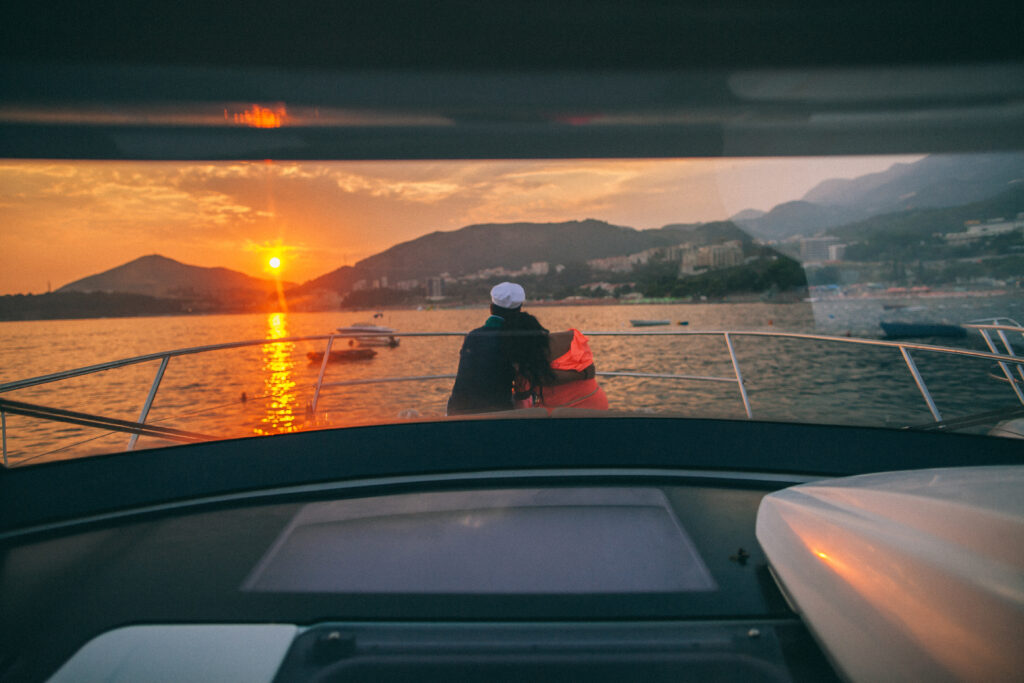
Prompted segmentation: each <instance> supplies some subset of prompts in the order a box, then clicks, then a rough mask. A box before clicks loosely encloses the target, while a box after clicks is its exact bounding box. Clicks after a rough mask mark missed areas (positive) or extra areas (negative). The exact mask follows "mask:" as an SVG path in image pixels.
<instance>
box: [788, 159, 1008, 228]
mask: <svg viewBox="0 0 1024 683" xmlns="http://www.w3.org/2000/svg"><path fill="white" fill-rule="evenodd" d="M1014 181H1017V182H1021V181H1024V153H1022V152H1004V153H998V154H995V153H993V154H944V155H932V156H927V157H925V158H924V159H921V160H920V161H917V162H915V163H913V164H895V165H893V166H892V167H891V168H889V170H887V171H884V172H882V173H872V174H869V175H866V176H861V177H859V178H854V179H852V180H826V181H824V182H822V183H819V184H818V185H817V186H815V187H813V188H812V189H811V190H810V191H809V192H808V193H807V194H805V195H804V196H803V200H804V201H807V202H813V203H815V204H824V205H833V206H858V207H861V208H862V209H864V210H867V211H869V212H870V213H872V214H879V213H889V212H893V211H902V210H904V209H926V208H942V207H947V206H959V205H962V204H969V203H971V202H976V201H980V200H982V199H987V198H988V197H992V196H994V195H996V194H999V193H1000V192H1003V191H1004V190H1006V189H1007V188H1008V186H1009V185H1010V184H1011V183H1013V182H1014Z"/></svg>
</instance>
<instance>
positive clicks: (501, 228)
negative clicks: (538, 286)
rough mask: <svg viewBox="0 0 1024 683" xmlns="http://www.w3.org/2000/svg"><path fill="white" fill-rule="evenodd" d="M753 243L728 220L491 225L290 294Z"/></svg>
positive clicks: (343, 271)
mask: <svg viewBox="0 0 1024 683" xmlns="http://www.w3.org/2000/svg"><path fill="white" fill-rule="evenodd" d="M734 239H735V240H741V241H743V242H749V241H750V237H749V236H748V235H747V234H746V233H744V232H743V231H742V230H740V229H739V228H737V227H736V226H735V225H734V224H732V223H729V222H720V223H707V224H693V225H690V224H672V225H666V226H664V227H662V228H657V229H653V230H636V229H634V228H629V227H625V226H620V225H611V224H609V223H605V222H604V221H598V220H593V219H587V220H583V221H567V222H564V223H489V224H480V225H470V226H466V227H464V228H461V229H459V230H454V231H451V232H434V233H431V234H429V235H423V236H422V237H418V238H416V239H414V240H410V241H408V242H403V243H401V244H396V245H395V246H393V247H391V248H389V249H387V250H385V251H383V252H381V253H379V254H375V255H374V256H371V257H369V258H366V259H363V260H362V261H360V262H358V263H357V264H355V266H343V267H341V268H338V269H337V270H334V271H332V272H330V273H327V274H325V275H322V276H320V277H318V278H316V279H314V280H310V281H308V282H305V283H303V284H302V285H301V286H299V287H296V288H294V289H292V290H289V294H298V293H304V292H311V291H314V290H316V289H326V290H329V291H345V290H347V289H349V288H351V286H352V284H353V283H355V282H356V281H358V280H361V279H374V278H379V277H382V276H383V277H387V278H388V281H389V282H390V283H395V282H398V281H401V280H412V279H422V278H425V277H430V276H435V275H439V274H441V273H449V274H450V275H452V276H458V275H464V274H468V273H475V272H477V271H479V270H483V269H486V268H497V267H503V268H508V269H518V268H523V267H526V266H529V265H530V264H531V263H535V262H538V261H545V262H548V263H551V264H573V263H576V264H579V263H583V262H585V261H587V260H589V259H595V258H605V257H608V256H622V255H625V254H633V253H637V252H640V251H643V250H645V249H650V248H652V247H659V246H671V245H676V244H682V243H691V244H694V245H696V246H702V245H705V244H710V243H714V242H722V241H725V240H734Z"/></svg>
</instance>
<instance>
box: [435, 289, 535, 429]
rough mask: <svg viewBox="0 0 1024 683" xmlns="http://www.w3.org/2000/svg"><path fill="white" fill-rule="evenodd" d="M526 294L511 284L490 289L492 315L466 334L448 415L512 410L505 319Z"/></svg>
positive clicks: (511, 369) (512, 372) (511, 372)
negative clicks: (505, 344) (503, 336)
mask: <svg viewBox="0 0 1024 683" xmlns="http://www.w3.org/2000/svg"><path fill="white" fill-rule="evenodd" d="M525 298H526V293H525V292H524V291H523V288H522V287H520V286H519V285H517V284H514V283H511V282H503V283H501V284H499V285H496V286H495V287H494V288H493V289H492V290H491V316H490V317H489V318H487V321H486V322H485V323H484V325H483V327H478V328H477V329H475V330H473V331H472V332H470V333H469V334H467V335H466V339H465V341H463V343H462V350H461V351H460V352H459V370H458V372H457V373H456V375H455V384H454V385H453V386H452V393H451V396H449V397H448V414H449V415H460V414H468V413H488V412H492V411H497V410H511V409H512V408H514V407H515V405H514V403H513V393H512V392H513V385H514V382H515V369H514V367H513V365H512V362H511V361H510V360H509V358H508V354H507V353H506V352H505V349H504V347H503V344H502V331H503V330H504V328H505V319H506V318H507V317H510V316H513V315H515V314H517V313H518V312H519V308H520V307H521V306H522V304H523V301H524V300H525Z"/></svg>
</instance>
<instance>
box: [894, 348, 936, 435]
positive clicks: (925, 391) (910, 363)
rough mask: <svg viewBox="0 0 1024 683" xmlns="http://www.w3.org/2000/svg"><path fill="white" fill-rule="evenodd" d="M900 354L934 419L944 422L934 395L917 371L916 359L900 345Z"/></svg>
mask: <svg viewBox="0 0 1024 683" xmlns="http://www.w3.org/2000/svg"><path fill="white" fill-rule="evenodd" d="M900 353H901V354H903V360H904V361H905V362H906V363H907V368H909V369H910V374H911V375H913V376H914V382H916V383H917V388H918V389H919V390H920V391H921V395H922V396H924V402H925V403H927V404H928V410H930V411H931V412H932V417H933V418H935V421H936V422H942V416H941V415H939V409H938V408H936V407H935V401H933V400H932V395H931V393H929V391H928V387H927V386H925V383H924V379H922V377H921V373H920V372H918V371H917V365H915V364H914V359H913V358H911V357H910V352H909V351H907V348H906V347H905V346H903V345H900Z"/></svg>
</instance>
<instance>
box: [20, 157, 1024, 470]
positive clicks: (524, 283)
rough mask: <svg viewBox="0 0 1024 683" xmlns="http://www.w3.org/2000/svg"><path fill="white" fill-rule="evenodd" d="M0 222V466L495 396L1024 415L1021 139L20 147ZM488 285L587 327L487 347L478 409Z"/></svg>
mask: <svg viewBox="0 0 1024 683" xmlns="http://www.w3.org/2000/svg"><path fill="white" fill-rule="evenodd" d="M0 217H2V220H3V223H4V230H3V232H2V234H0V246H2V251H3V253H4V254H5V256H6V258H5V266H4V268H3V269H2V270H0V295H2V296H0V400H2V401H3V403H2V404H0V408H2V412H3V432H4V463H5V464H6V465H7V466H18V465H23V464H38V463H42V462H47V461H52V460H55V459H64V458H73V457H82V456H86V455H92V454H97V453H109V452H115V451H122V450H125V449H141V448H152V447H160V446H166V445H170V444H174V443H179V442H188V441H190V440H203V439H219V438H232V437H242V436H270V435H274V434H281V433H287V432H292V431H297V430H306V429H321V428H334V427H351V426H358V425H368V424H381V423H394V422H403V421H408V420H441V419H462V417H464V416H467V415H469V416H472V415H475V414H478V413H484V414H492V413H494V412H495V411H500V412H508V413H509V414H512V411H513V409H531V410H533V411H534V412H533V413H521V414H523V415H532V416H539V417H545V416H547V415H548V414H549V413H555V412H557V411H559V410H560V411H562V412H563V413H564V412H565V411H576V412H575V413H573V414H593V415H595V416H606V415H616V416H618V415H638V414H639V415H645V416H648V415H664V416H666V417H673V418H724V419H736V420H746V419H754V420H773V421H786V422H813V423H823V424H847V425H868V426H881V427H893V428H905V427H921V428H935V427H936V426H937V425H938V426H939V427H941V428H945V429H948V430H960V431H970V432H973V433H981V434H999V435H1003V436H1008V435H1012V434H1013V433H1014V431H1015V430H1016V431H1017V432H1019V431H1020V427H1019V426H1014V422H1013V420H1014V419H1019V418H1020V409H1021V407H1022V403H1024V398H1022V396H1021V393H1020V384H1021V381H1022V377H1024V374H1022V372H1021V370H1020V366H1019V365H1014V364H1013V363H1012V362H1004V363H1003V364H1000V363H999V362H998V359H997V358H995V357H993V356H996V355H999V356H1006V355H1012V354H1014V353H1017V354H1019V353H1020V351H1021V347H1022V335H1021V333H1020V332H1019V331H1013V330H1012V329H1009V330H1008V329H1000V327H1009V328H1012V327H1014V326H1016V325H1017V322H1016V321H1021V320H1024V310H1022V309H1024V296H1022V290H1021V282H1022V278H1024V251H1022V250H1024V154H1020V153H1007V154H973V155H948V154H947V155H920V154H919V155H908V156H899V157H897V156H871V157H868V156H864V157H853V156H851V157H820V158H811V157H808V158H722V159H665V160H628V159H627V160H591V159H581V160H573V159H568V160H553V161H546V160H528V161H515V160H510V161H443V162H440V161H438V162H427V161H404V162H323V163H316V162H286V161H273V162H271V161H266V162H263V161H253V162H215V163H199V162H127V161H124V162H122V161H118V162H98V161H42V160H39V161H34V160H12V161H6V162H3V163H2V164H0ZM502 282H511V283H514V284H517V285H519V286H521V287H522V292H523V295H524V298H523V302H522V309H521V310H522V311H523V312H526V313H529V314H532V315H533V316H535V318H536V322H539V324H540V325H541V326H543V328H545V329H546V330H549V331H550V332H551V333H560V332H567V331H569V330H573V329H575V330H578V331H580V332H581V333H582V335H581V336H576V337H573V335H572V334H571V333H569V334H561V335H560V334H552V335H551V336H550V337H546V338H545V339H546V340H547V341H546V343H547V344H548V346H547V347H546V350H544V351H542V352H541V353H542V355H543V354H544V353H546V354H547V355H546V360H545V363H544V365H545V366H546V365H547V364H549V363H548V361H551V362H553V363H556V364H555V365H554V366H553V367H554V369H555V371H556V373H558V372H561V373H577V374H576V375H571V374H566V375H562V374H558V376H557V377H556V376H555V375H553V374H550V373H548V371H547V370H546V369H544V371H543V372H541V371H539V370H537V367H535V365H531V363H532V361H531V360H530V356H529V353H528V352H527V351H512V350H510V347H509V345H508V344H504V343H502V344H499V346H500V347H501V348H500V349H498V350H497V351H495V353H499V354H501V356H502V358H503V359H504V360H503V361H502V362H506V363H509V364H511V367H512V371H513V373H514V374H513V378H512V386H509V385H508V384H507V383H506V384H505V385H503V388H502V389H501V390H502V391H504V392H505V393H504V394H503V395H502V396H501V398H500V400H501V401H503V402H506V403H507V405H502V406H497V407H496V406H495V405H493V404H491V403H487V401H486V400H483V399H479V393H480V391H481V390H480V388H479V384H480V382H481V381H482V380H480V379H479V378H475V379H474V377H473V376H472V374H473V372H476V371H475V370H473V369H472V368H470V367H469V365H468V363H469V361H467V360H466V358H467V352H470V355H472V353H477V354H479V353H482V352H481V351H480V349H479V348H478V347H475V346H473V343H472V342H469V341H465V339H464V334H465V333H466V332H468V331H470V330H474V329H476V328H481V327H485V324H486V323H487V321H488V319H489V316H490V315H491V311H490V310H489V307H490V306H491V304H492V303H493V302H494V301H495V300H500V301H501V302H502V303H504V304H505V305H506V306H508V307H511V308H513V309H514V308H515V307H516V306H518V305H519V302H518V301H517V300H515V298H514V296H513V298H512V299H507V298H505V299H502V298H501V297H502V296H508V292H505V291H504V290H502V291H501V292H499V293H497V294H493V293H492V289H493V288H494V286H495V285H498V284H499V283H502ZM502 292H504V294H502ZM492 297H497V299H494V298H492ZM500 313H501V311H500V310H499V316H498V318H499V323H501V324H499V325H498V327H499V328H502V327H503V326H504V327H506V328H515V329H516V330H520V331H522V329H525V328H523V327H522V325H523V324H524V323H523V321H522V320H519V321H518V322H515V323H514V324H513V322H510V319H509V318H508V317H507V316H506V317H504V318H503V317H502V316H501V315H500ZM530 324H533V323H532V322H531V323H530ZM978 324H980V325H981V327H978V326H977V325H978ZM971 325H975V326H971ZM985 325H989V327H986V326H985ZM992 325H994V327H992ZM492 328H493V325H492ZM485 329H486V327H485ZM505 331H506V332H507V331H508V329H506V330H505ZM526 336H531V335H526ZM581 337H582V338H581ZM821 337H829V339H823V338H821ZM275 340H283V341H276V342H275ZM236 342H252V343H251V344H240V345H239V344H235V343H236ZM267 342H273V343H267ZM220 345H225V346H226V348H221V346H220ZM934 346H942V347H949V348H952V349H954V350H956V351H958V352H959V353H948V352H939V351H936V350H934V349H932V348H929V347H934ZM206 347H213V348H206ZM328 350H329V351H330V353H325V352H327V351H328ZM179 351H180V353H179ZM588 354H589V355H588ZM140 357H142V358H141V360H138V359H139V358H140ZM124 359H129V360H130V359H137V362H134V361H133V362H130V363H125V364H120V363H117V362H115V361H121V360H124ZM559 361H561V362H562V364H561V366H559V365H557V362H559ZM103 364H109V365H103ZM95 365H101V367H100V368H92V370H94V371H88V372H84V371H83V372H78V371H77V370H78V369H81V368H87V367H89V366H95ZM538 372H539V373H540V374H538ZM55 373H56V376H53V377H49V376H50V375H54V374H55ZM456 375H459V376H460V379H459V380H458V381H457V380H456ZM38 378H42V379H38ZM492 379H493V378H492ZM483 381H485V382H486V381H489V380H483ZM457 382H462V383H468V386H469V389H468V390H467V391H469V394H472V395H473V396H471V397H470V399H467V400H469V401H470V403H469V404H467V405H468V407H469V409H467V410H463V408H466V405H462V404H458V405H456V404H454V403H452V401H456V399H455V398H454V395H453V386H456V385H457ZM474 383H475V385H474ZM474 392H475V393H474ZM598 392H599V393H598ZM458 393H460V392H459V391H456V392H455V394H458ZM595 397H596V398H595ZM459 400H461V399H459ZM474 400H477V401H478V402H477V403H473V401H474ZM479 401H483V402H482V403H480V402H479ZM456 403H458V401H456ZM580 411H591V412H589V413H588V412H580ZM979 415H981V417H978V416H979ZM1018 424H1019V423H1018Z"/></svg>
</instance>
